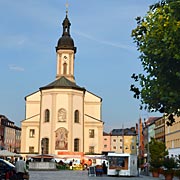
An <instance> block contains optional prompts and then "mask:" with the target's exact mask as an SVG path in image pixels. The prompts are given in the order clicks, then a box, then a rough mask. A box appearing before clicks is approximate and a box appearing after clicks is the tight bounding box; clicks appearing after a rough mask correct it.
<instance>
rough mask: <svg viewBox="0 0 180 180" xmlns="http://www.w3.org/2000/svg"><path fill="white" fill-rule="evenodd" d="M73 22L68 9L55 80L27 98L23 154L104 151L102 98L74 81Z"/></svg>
mask: <svg viewBox="0 0 180 180" xmlns="http://www.w3.org/2000/svg"><path fill="white" fill-rule="evenodd" d="M70 25H71V23H70V21H69V19H68V14H67V12H66V17H65V19H64V21H63V23H62V26H63V33H62V36H61V37H60V38H59V40H58V42H57V47H56V57H57V59H56V62H57V64H56V79H55V80H54V81H53V82H51V83H50V84H48V85H47V86H44V87H40V88H39V90H38V91H36V92H34V93H32V94H30V95H28V96H26V97H25V101H26V114H25V119H24V120H23V121H22V123H21V127H22V141H21V152H22V153H39V154H40V153H45V154H54V155H56V156H61V155H62V154H63V155H64V154H72V153H76V154H78V153H91V154H93V153H101V152H102V147H103V124H104V123H103V121H102V117H101V114H102V113H101V109H102V108H101V106H102V98H100V97H99V96H97V95H95V94H94V93H91V92H89V91H88V90H86V89H85V88H82V87H80V86H78V85H77V84H76V82H75V76H74V60H75V53H76V47H75V46H74V41H73V39H72V38H71V35H70Z"/></svg>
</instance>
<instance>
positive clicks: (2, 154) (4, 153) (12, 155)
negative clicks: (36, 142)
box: [0, 150, 21, 157]
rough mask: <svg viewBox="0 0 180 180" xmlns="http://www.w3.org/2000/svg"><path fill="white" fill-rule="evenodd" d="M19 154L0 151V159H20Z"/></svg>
mask: <svg viewBox="0 0 180 180" xmlns="http://www.w3.org/2000/svg"><path fill="white" fill-rule="evenodd" d="M20 156H21V155H20V154H16V153H13V152H10V151H8V150H0V157H20Z"/></svg>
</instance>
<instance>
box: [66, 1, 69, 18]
mask: <svg viewBox="0 0 180 180" xmlns="http://www.w3.org/2000/svg"><path fill="white" fill-rule="evenodd" d="M68 7H69V4H68V0H66V16H68Z"/></svg>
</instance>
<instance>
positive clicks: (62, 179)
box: [29, 170, 178, 180]
mask: <svg viewBox="0 0 180 180" xmlns="http://www.w3.org/2000/svg"><path fill="white" fill-rule="evenodd" d="M29 174H30V179H29V180H56V179H57V180H72V179H73V180H117V179H119V180H143V179H145V180H164V179H165V178H164V176H162V175H161V176H160V177H159V178H153V177H152V176H144V175H140V176H139V177H114V176H113V177H112V176H106V175H103V176H98V177H93V176H91V177H90V176H88V171H87V170H85V171H72V170H59V171H29ZM173 180H178V179H177V178H174V179H173Z"/></svg>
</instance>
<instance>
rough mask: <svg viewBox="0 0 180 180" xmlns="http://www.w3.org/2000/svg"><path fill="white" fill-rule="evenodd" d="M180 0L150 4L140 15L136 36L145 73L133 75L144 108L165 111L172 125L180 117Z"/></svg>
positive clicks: (133, 35)
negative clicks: (145, 11)
mask: <svg viewBox="0 0 180 180" xmlns="http://www.w3.org/2000/svg"><path fill="white" fill-rule="evenodd" d="M179 12H180V0H166V1H161V2H159V3H156V4H154V5H152V6H150V8H149V11H148V12H147V14H146V15H145V16H144V17H143V18H142V17H137V18H136V21H137V27H136V28H135V29H134V30H132V37H133V40H134V42H135V43H136V45H137V49H138V51H139V52H140V56H139V58H140V60H141V64H142V67H143V70H144V71H143V73H139V74H135V73H134V74H133V75H132V78H133V79H134V80H135V83H138V85H137V84H132V85H131V91H133V92H134V98H137V99H140V102H141V105H140V108H141V109H142V108H144V109H146V110H149V111H150V112H153V111H155V112H157V111H159V112H160V113H164V114H165V115H166V116H168V119H169V121H168V122H167V124H168V125H172V123H173V122H174V115H177V116H180V13H179Z"/></svg>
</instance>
